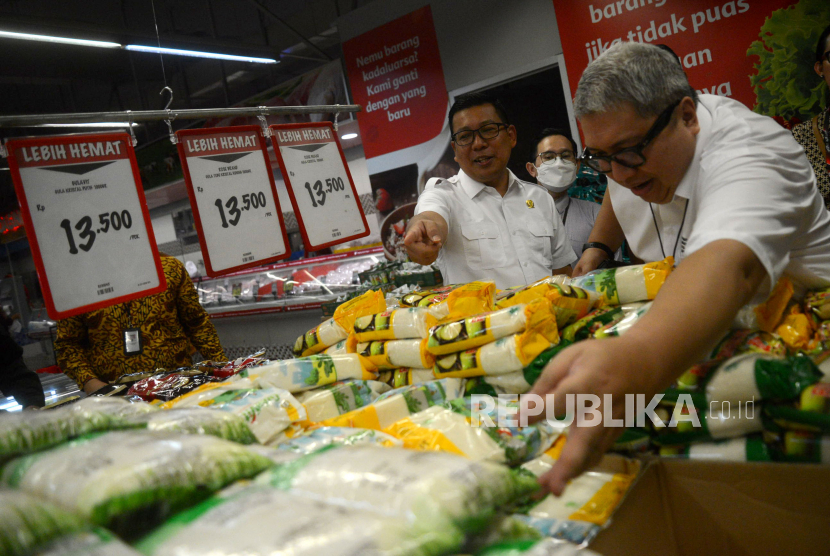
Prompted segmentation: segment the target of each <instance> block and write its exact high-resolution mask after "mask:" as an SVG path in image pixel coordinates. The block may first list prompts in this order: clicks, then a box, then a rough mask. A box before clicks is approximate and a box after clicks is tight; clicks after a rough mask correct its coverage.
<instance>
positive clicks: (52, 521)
mask: <svg viewBox="0 0 830 556" xmlns="http://www.w3.org/2000/svg"><path fill="white" fill-rule="evenodd" d="M84 528H86V525H85V523H84V521H83V520H82V519H80V518H79V517H77V516H74V515H72V514H70V513H67V512H66V511H64V510H62V509H60V508H58V507H56V506H55V505H54V504H52V503H50V502H47V501H45V500H43V499H41V498H37V497H35V496H32V495H31V494H27V493H25V492H20V491H14V490H6V489H0V554H3V555H4V556H28V555H30V554H33V553H34V550H35V549H36V548H38V547H41V546H43V545H45V544H47V543H49V542H51V541H53V540H55V539H57V538H59V537H61V536H63V535H65V534H68V533H72V532H76V531H80V530H82V529H84Z"/></svg>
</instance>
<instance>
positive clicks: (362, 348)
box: [355, 340, 435, 369]
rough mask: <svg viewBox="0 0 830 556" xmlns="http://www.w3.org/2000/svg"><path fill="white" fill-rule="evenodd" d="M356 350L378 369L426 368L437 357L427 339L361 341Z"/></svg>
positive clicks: (431, 364)
mask: <svg viewBox="0 0 830 556" xmlns="http://www.w3.org/2000/svg"><path fill="white" fill-rule="evenodd" d="M355 350H356V353H357V354H358V355H360V356H361V357H364V358H366V359H368V360H369V362H370V363H372V365H374V366H376V367H377V368H378V369H398V368H401V367H406V368H413V367H414V368H416V369H426V368H431V367H432V366H433V365H434V364H435V357H434V356H433V355H432V354H431V353H430V352H428V351H427V349H426V340H388V341H383V340H375V341H371V342H361V343H359V344H357V345H356V346H355Z"/></svg>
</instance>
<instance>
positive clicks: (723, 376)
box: [705, 353, 824, 407]
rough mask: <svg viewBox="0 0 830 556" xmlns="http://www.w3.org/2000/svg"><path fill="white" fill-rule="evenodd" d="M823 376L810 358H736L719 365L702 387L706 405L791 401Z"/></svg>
mask: <svg viewBox="0 0 830 556" xmlns="http://www.w3.org/2000/svg"><path fill="white" fill-rule="evenodd" d="M823 376H824V375H823V373H822V372H821V371H819V370H818V368H816V366H815V364H814V363H813V362H812V361H811V360H810V358H809V357H802V356H792V357H787V358H786V359H780V358H776V357H770V356H768V355H764V354H759V353H746V354H743V355H738V356H736V357H732V358H731V359H728V360H727V361H725V362H724V363H722V364H721V365H720V366H719V367H718V368H717V369H716V370H715V371H714V372H713V373H712V374H711V375H710V376H709V379H708V381H707V383H706V387H705V393H706V406H707V407H708V405H709V403H711V402H712V401H716V402H730V403H738V402H748V401H752V400H772V401H786V400H791V399H793V398H796V397H798V396H799V395H800V394H801V392H802V391H803V390H804V389H805V388H807V387H808V386H811V385H813V384H815V383H816V382H818V381H819V380H820V379H821V378H822V377H823Z"/></svg>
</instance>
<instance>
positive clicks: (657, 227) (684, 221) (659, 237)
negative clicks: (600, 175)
mask: <svg viewBox="0 0 830 556" xmlns="http://www.w3.org/2000/svg"><path fill="white" fill-rule="evenodd" d="M569 206H570V205H569ZM648 208H650V209H651V219H652V220H654V229H655V230H657V241H659V242H660V252H661V253H663V258H664V259H665V258H666V250H665V249H663V237H662V236H661V235H660V226H658V225H657V217H656V216H655V215H654V207H653V206H652V205H651V203H649V204H648ZM687 210H689V199H686V206H685V207H684V208H683V220H681V221H680V229H679V230H677V237H676V238H675V240H674V250H673V251H672V252H671V256H672V258H674V256H675V254H676V253H677V244H678V243H679V242H680V234H682V233H683V224H685V223H686V211H687Z"/></svg>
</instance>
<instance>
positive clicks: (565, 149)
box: [527, 128, 600, 260]
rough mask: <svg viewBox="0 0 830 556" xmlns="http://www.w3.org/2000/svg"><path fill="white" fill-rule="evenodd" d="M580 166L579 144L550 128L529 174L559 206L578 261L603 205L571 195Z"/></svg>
mask: <svg viewBox="0 0 830 556" xmlns="http://www.w3.org/2000/svg"><path fill="white" fill-rule="evenodd" d="M577 170H579V163H578V162H577V160H576V142H575V141H574V140H573V139H572V138H571V136H570V134H568V133H567V132H566V131H563V130H559V129H553V128H547V129H544V130H542V133H541V134H540V135H539V138H538V139H537V141H536V148H535V149H534V151H533V157H532V162H528V163H527V171H528V173H529V174H530V175H531V176H533V177H534V178H536V182H537V183H538V184H539V185H541V186H542V187H544V188H545V189H546V190H547V191H548V192H549V193H550V195H551V197H553V200H554V202H555V203H556V211H557V212H558V213H559V217H560V218H561V219H562V224H564V225H565V231H566V232H567V233H568V238H569V239H570V240H571V247H573V250H574V253H575V254H576V260H579V257H581V256H582V246H583V245H584V244H585V243H587V242H588V236H590V235H591V230H592V229H593V227H594V222H595V221H596V219H597V214H599V209H600V205H598V204H597V203H592V202H591V201H583V200H581V199H574V198H573V197H569V196H568V189H570V187H571V186H572V185H573V184H574V181H575V180H576V173H577Z"/></svg>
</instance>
